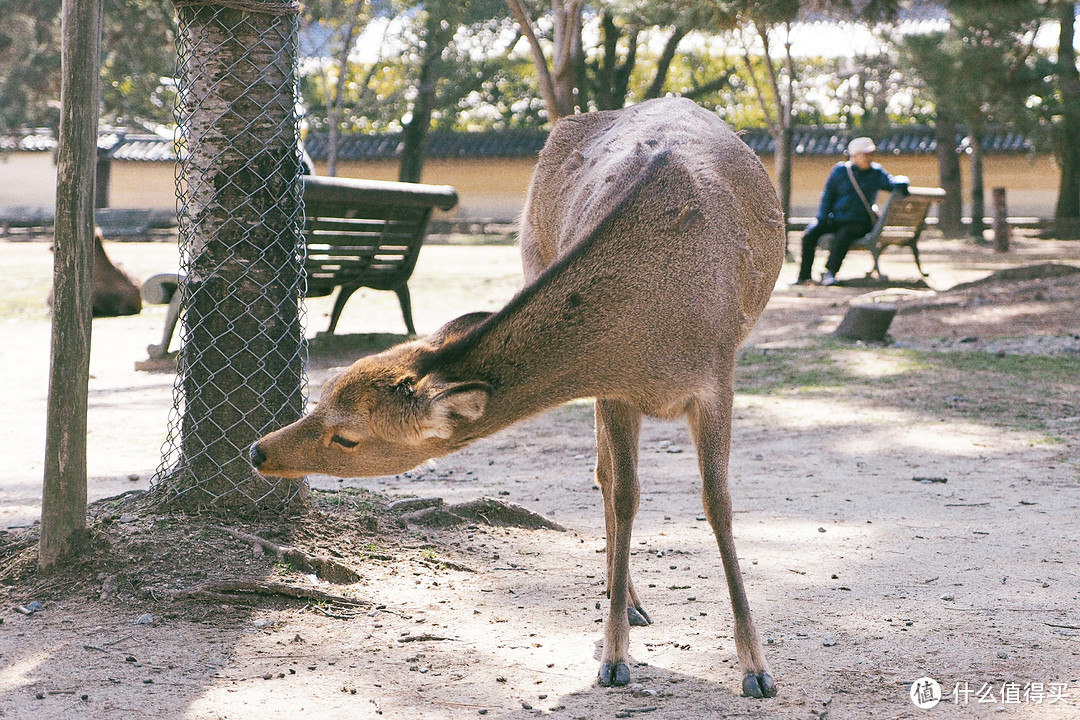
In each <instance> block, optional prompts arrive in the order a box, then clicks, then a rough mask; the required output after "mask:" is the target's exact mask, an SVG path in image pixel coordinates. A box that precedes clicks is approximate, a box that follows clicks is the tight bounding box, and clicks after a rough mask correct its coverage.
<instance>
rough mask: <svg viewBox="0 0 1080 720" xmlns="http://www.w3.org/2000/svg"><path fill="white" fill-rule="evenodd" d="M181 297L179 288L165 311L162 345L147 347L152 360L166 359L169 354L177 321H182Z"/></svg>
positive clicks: (174, 292)
mask: <svg viewBox="0 0 1080 720" xmlns="http://www.w3.org/2000/svg"><path fill="white" fill-rule="evenodd" d="M180 295H181V292H180V288H177V289H176V290H174V291H173V294H172V298H171V299H170V300H169V308H168V310H166V311H165V329H164V330H162V332H161V344H160V345H147V346H146V352H147V354H148V355H149V356H150V358H151V359H152V360H156V359H157V358H162V357H165V355H167V354H168V352H169V344H170V343H171V342H172V336H173V331H174V330H176V321H177V320H179V319H180Z"/></svg>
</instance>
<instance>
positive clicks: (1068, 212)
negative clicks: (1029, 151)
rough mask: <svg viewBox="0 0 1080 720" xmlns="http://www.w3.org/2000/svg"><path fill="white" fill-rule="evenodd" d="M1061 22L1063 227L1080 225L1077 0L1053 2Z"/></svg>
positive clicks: (1057, 139) (1058, 144)
mask: <svg viewBox="0 0 1080 720" xmlns="http://www.w3.org/2000/svg"><path fill="white" fill-rule="evenodd" d="M1052 5H1053V6H1054V7H1053V8H1052V9H1055V10H1056V11H1057V19H1058V23H1059V24H1060V34H1059V36H1058V38H1059V39H1058V50H1057V91H1058V104H1059V107H1060V115H1059V118H1058V121H1057V122H1056V123H1055V124H1054V128H1053V130H1054V137H1053V145H1054V152H1055V154H1056V155H1057V158H1058V165H1059V166H1060V167H1061V184H1060V187H1059V189H1058V198H1057V204H1056V206H1055V208H1054V222H1055V224H1056V225H1058V226H1059V227H1061V228H1064V227H1065V226H1069V225H1072V226H1074V227H1073V228H1072V230H1071V234H1074V233H1076V228H1075V226H1076V225H1078V224H1080V72H1077V68H1076V48H1075V47H1074V44H1073V41H1074V38H1075V32H1076V3H1074V2H1064V1H1059V2H1054V3H1052Z"/></svg>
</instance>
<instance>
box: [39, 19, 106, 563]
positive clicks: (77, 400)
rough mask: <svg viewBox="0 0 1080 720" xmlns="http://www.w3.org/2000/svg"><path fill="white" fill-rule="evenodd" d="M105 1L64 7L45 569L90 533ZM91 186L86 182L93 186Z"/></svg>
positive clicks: (43, 515)
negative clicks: (89, 426)
mask: <svg viewBox="0 0 1080 720" xmlns="http://www.w3.org/2000/svg"><path fill="white" fill-rule="evenodd" d="M101 15H102V11H101V0H64V6H63V16H64V41H63V46H62V48H63V50H62V57H63V61H62V67H63V82H62V91H61V93H60V112H61V115H60V147H59V151H58V154H57V181H56V255H55V258H54V261H53V262H54V272H53V278H54V280H53V286H54V294H53V324H52V357H51V361H50V373H49V402H48V429H47V433H46V439H45V482H44V491H43V493H42V503H41V540H40V543H39V550H38V563H39V565H40V566H41V567H42V568H49V567H52V566H53V565H55V564H56V562H57V561H58V560H59V559H60V558H61V557H63V556H64V555H66V554H68V553H70V552H71V551H72V550H74V549H75V548H76V547H77V546H78V543H79V536H80V535H81V534H82V533H83V532H84V531H85V530H86V409H87V393H88V385H89V382H90V328H91V301H90V284H91V283H90V274H91V262H92V258H93V249H92V248H93V236H94V182H93V177H94V166H95V163H96V156H97V122H98V102H97V99H98V94H99V82H100V80H99V76H98V66H97V63H96V62H94V61H91V62H87V61H86V58H87V57H88V56H89V57H90V58H97V57H98V54H99V50H100V47H101ZM87 177H89V178H91V180H90V182H86V178H87Z"/></svg>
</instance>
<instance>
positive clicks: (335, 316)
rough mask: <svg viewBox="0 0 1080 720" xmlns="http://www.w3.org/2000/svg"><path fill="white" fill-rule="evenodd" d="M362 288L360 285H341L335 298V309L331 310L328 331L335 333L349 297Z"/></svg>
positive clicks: (331, 333)
mask: <svg viewBox="0 0 1080 720" xmlns="http://www.w3.org/2000/svg"><path fill="white" fill-rule="evenodd" d="M359 289H360V286H358V285H357V286H353V287H347V286H345V285H342V286H341V289H340V290H338V296H337V299H336V300H334V309H333V310H332V311H331V312H330V327H328V328H326V332H327V333H329V334H330V335H333V334H334V331H335V330H336V329H337V324H338V320H340V319H341V311H342V310H344V309H345V303H347V302H349V298H350V297H352V294H353V293H354V292H356V291H357V290H359Z"/></svg>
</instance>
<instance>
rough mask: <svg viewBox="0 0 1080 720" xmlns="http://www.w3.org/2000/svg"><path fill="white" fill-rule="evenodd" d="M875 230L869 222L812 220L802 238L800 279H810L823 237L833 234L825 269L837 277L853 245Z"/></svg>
mask: <svg viewBox="0 0 1080 720" xmlns="http://www.w3.org/2000/svg"><path fill="white" fill-rule="evenodd" d="M873 229H874V226H873V224H871V223H869V222H854V223H838V222H834V221H832V220H826V221H825V222H818V221H817V219H816V218H815V219H813V220H811V221H810V224H809V225H807V226H806V231H805V232H803V236H802V263H801V264H800V265H799V279H800V280H809V279H810V269H811V268H812V267H813V266H814V252H815V251H816V250H817V244H818V240H820V239H821V236H822V235H824V234H826V233H832V243H831V244H830V245H829V259H828V260H827V261H826V262H825V269H826V270H828V271H829V272H831V273H832V274H833V275H835V274H836V273H838V272H839V271H840V265H841V264H842V263H843V262H844V256H845V255H847V252H848V250H850V249H851V245H852V243H854V242H855V241H856V240H858V239H859V238H861V237H862V236H863V235H865V234H866V233H868V232H870V231H871V230H873Z"/></svg>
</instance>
